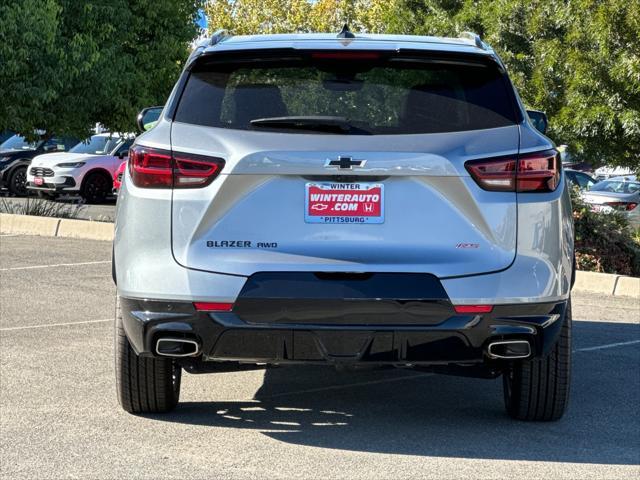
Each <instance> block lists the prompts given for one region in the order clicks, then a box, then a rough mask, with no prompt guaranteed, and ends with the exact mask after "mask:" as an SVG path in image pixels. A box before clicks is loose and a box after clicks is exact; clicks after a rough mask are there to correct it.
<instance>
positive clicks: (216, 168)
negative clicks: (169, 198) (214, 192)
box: [173, 152, 224, 188]
mask: <svg viewBox="0 0 640 480" xmlns="http://www.w3.org/2000/svg"><path fill="white" fill-rule="evenodd" d="M173 159H174V168H173V180H174V182H173V186H174V188H196V187H206V186H207V185H209V184H210V183H211V182H212V181H213V179H214V178H216V177H217V176H218V174H219V173H220V170H222V167H223V166H224V160H222V159H221V158H211V157H203V156H200V155H189V154H185V153H179V152H174V153H173Z"/></svg>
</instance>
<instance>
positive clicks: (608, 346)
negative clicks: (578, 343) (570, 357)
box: [574, 340, 640, 352]
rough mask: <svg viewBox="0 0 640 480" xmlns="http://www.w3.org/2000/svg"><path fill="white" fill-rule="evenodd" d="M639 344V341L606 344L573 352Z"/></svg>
mask: <svg viewBox="0 0 640 480" xmlns="http://www.w3.org/2000/svg"><path fill="white" fill-rule="evenodd" d="M636 343H640V340H631V341H629V342H618V343H607V344H606V345H596V346H595V347H586V348H579V349H577V350H574V352H593V351H595V350H604V349H606V348H615V347H624V346H627V345H635V344H636Z"/></svg>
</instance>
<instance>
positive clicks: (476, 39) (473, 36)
mask: <svg viewBox="0 0 640 480" xmlns="http://www.w3.org/2000/svg"><path fill="white" fill-rule="evenodd" d="M460 38H462V39H464V40H471V41H472V42H473V43H474V45H475V46H476V47H478V48H481V49H482V50H487V45H486V44H485V43H484V42H483V41H482V39H481V38H480V35H478V34H477V33H473V32H462V33H461V34H460Z"/></svg>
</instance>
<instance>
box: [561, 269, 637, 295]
mask: <svg viewBox="0 0 640 480" xmlns="http://www.w3.org/2000/svg"><path fill="white" fill-rule="evenodd" d="M573 289H574V290H577V291H579V292H590V293H601V294H604V295H613V296H616V297H619V296H624V297H633V298H639V299H640V278H638V277H627V276H625V275H616V274H612V273H597V272H584V271H582V270H578V271H577V272H576V283H575V285H574V286H573Z"/></svg>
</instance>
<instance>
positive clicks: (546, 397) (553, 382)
mask: <svg viewBox="0 0 640 480" xmlns="http://www.w3.org/2000/svg"><path fill="white" fill-rule="evenodd" d="M571 328H572V327H571V299H569V301H568V302H567V309H566V312H565V316H564V323H563V325H562V329H561V330H560V335H559V337H558V340H557V341H556V344H555V345H554V346H553V349H552V350H551V352H549V354H548V355H547V356H546V357H544V358H540V359H533V360H524V361H520V362H517V363H514V364H513V365H512V366H511V367H510V368H509V370H507V371H506V372H505V373H504V375H503V386H504V403H505V407H506V409H507V413H508V414H509V415H511V417H513V418H515V419H518V420H529V421H543V422H548V421H555V420H559V419H560V418H562V415H563V414H564V412H565V410H566V408H567V405H568V403H569V390H570V388H569V386H570V380H571Z"/></svg>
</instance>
